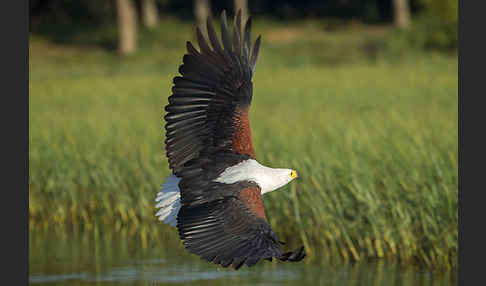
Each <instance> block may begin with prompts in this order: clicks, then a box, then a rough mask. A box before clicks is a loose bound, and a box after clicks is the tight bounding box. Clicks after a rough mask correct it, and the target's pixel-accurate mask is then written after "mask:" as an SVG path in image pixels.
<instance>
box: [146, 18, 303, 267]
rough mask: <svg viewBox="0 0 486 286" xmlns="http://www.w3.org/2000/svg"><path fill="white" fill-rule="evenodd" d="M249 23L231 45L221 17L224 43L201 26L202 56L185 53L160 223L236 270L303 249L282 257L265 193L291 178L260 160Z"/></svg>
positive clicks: (170, 122) (175, 93)
mask: <svg viewBox="0 0 486 286" xmlns="http://www.w3.org/2000/svg"><path fill="white" fill-rule="evenodd" d="M250 28H251V19H248V21H247V22H246V24H245V29H244V31H243V37H242V35H241V33H242V29H241V11H238V13H237V15H236V16H235V20H234V25H233V36H232V40H230V33H229V31H228V24H227V20H226V13H225V11H223V13H222V15H221V38H222V45H221V44H220V42H219V40H218V37H217V35H216V31H215V29H214V27H213V25H212V21H211V19H210V18H208V19H207V30H208V36H209V42H210V44H211V46H212V49H211V48H210V46H209V44H208V43H207V42H206V40H205V38H204V37H203V34H202V33H201V30H200V29H199V28H197V30H196V32H197V41H198V43H199V48H200V51H197V50H196V49H195V48H194V46H193V45H192V44H191V43H190V42H187V54H185V55H184V58H183V64H182V65H181V66H180V67H179V72H180V74H181V75H182V76H176V77H175V78H174V81H173V82H174V86H173V87H172V95H171V96H170V97H169V104H168V105H167V106H166V107H165V110H166V111H167V114H166V115H165V117H164V118H165V120H166V125H165V130H166V139H165V143H166V155H167V157H168V161H169V167H170V169H171V170H172V174H171V175H170V176H169V177H168V178H167V179H166V181H165V182H164V183H163V184H162V187H161V190H160V192H159V193H158V194H157V198H156V202H157V205H156V208H160V210H159V211H158V212H157V214H156V215H157V216H158V218H159V220H162V221H163V222H164V223H166V224H169V225H170V226H177V229H178V231H179V237H180V239H181V240H182V241H183V243H184V246H185V247H186V249H188V250H189V251H190V252H192V253H194V254H197V255H199V256H201V257H202V258H204V259H206V260H208V261H210V262H214V263H216V264H220V265H222V266H223V267H227V266H229V265H232V267H233V268H234V269H238V268H240V267H241V266H242V265H243V264H246V265H247V266H253V265H255V264H256V263H257V262H258V261H259V260H260V259H265V260H269V261H272V258H277V259H279V260H281V261H300V260H302V259H303V258H304V257H305V252H304V247H300V248H299V249H297V250H296V251H294V252H286V253H284V252H283V251H282V250H281V249H280V247H279V243H281V244H283V242H280V241H279V239H278V238H277V236H276V235H275V233H274V232H273V231H272V229H271V227H270V225H269V223H268V221H267V218H266V216H265V211H264V208H263V201H262V195H263V194H265V193H268V192H270V191H273V190H276V189H278V188H280V187H282V186H284V185H286V184H288V183H289V182H290V181H292V180H293V179H295V178H297V172H296V171H295V170H292V169H275V168H269V167H266V166H263V165H261V164H260V163H258V162H257V161H256V159H255V154H254V151H253V144H252V139H251V132H250V122H249V119H248V111H249V108H250V103H251V99H252V93H253V85H252V81H251V79H252V76H253V74H254V73H255V64H256V61H257V58H258V50H259V47H260V40H261V36H259V37H258V38H257V39H256V41H255V44H254V46H253V49H251V47H250Z"/></svg>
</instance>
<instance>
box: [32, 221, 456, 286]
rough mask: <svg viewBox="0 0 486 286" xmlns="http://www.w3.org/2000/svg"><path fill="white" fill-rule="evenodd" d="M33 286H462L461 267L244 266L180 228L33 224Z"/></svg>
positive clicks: (377, 264) (370, 264)
mask: <svg viewBox="0 0 486 286" xmlns="http://www.w3.org/2000/svg"><path fill="white" fill-rule="evenodd" d="M29 240H30V241H29V252H30V255H29V256H30V257H29V281H30V284H31V285H74V286H76V285H92V286H94V285H103V286H108V285H252V286H257V285H261V286H270V285H296V284H298V285H299V286H306V285H329V286H333V285H373V286H375V285H376V286H377V285H386V286H392V285H405V286H408V285H410V286H412V285H413V286H420V285H445V286H448V285H457V272H455V271H454V272H446V273H440V272H433V271H428V270H423V269H422V270H420V269H417V268H414V267H403V266H399V265H397V264H391V263H384V262H383V261H378V262H361V263H354V264H338V265H331V264H325V265H320V264H305V263H280V262H278V263H277V262H272V263H270V262H267V261H261V262H259V263H258V264H257V265H256V266H254V267H252V268H246V267H242V268H241V269H240V270H238V271H234V270H232V269H227V268H222V267H217V266H216V265H214V264H209V263H207V262H205V261H202V260H200V259H199V258H198V257H196V256H195V255H192V254H189V253H188V252H187V251H185V250H184V248H183V247H182V246H181V244H180V242H179V241H178V240H177V234H176V233H175V232H174V231H173V230H168V229H163V231H162V232H160V233H156V234H149V235H143V234H142V235H140V233H139V232H138V231H135V230H131V231H130V230H124V231H120V232H115V231H101V230H99V231H90V232H86V233H76V232H72V231H53V230H49V231H41V230H31V232H30V233H29Z"/></svg>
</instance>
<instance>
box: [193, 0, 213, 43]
mask: <svg viewBox="0 0 486 286" xmlns="http://www.w3.org/2000/svg"><path fill="white" fill-rule="evenodd" d="M193 8H194V17H196V23H197V26H198V27H199V29H201V32H202V33H203V35H205V36H206V35H207V29H206V19H207V18H208V16H211V4H210V3H209V0H194V6H193Z"/></svg>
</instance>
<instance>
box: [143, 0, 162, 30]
mask: <svg viewBox="0 0 486 286" xmlns="http://www.w3.org/2000/svg"><path fill="white" fill-rule="evenodd" d="M142 18H143V24H144V25H145V27H147V28H149V29H153V28H155V27H156V26H157V24H158V23H159V12H158V11H157V5H156V4H155V0H142Z"/></svg>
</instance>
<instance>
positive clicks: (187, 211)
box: [177, 152, 305, 269]
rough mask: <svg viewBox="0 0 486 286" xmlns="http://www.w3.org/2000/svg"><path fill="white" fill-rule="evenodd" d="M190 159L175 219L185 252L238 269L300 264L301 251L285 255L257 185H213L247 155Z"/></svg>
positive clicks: (181, 186)
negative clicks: (265, 263) (263, 264)
mask: <svg viewBox="0 0 486 286" xmlns="http://www.w3.org/2000/svg"><path fill="white" fill-rule="evenodd" d="M213 156H214V157H213V158H211V156H208V157H205V156H203V157H200V158H198V159H194V160H191V161H190V162H189V163H188V164H186V166H185V168H184V169H183V170H182V171H181V176H182V180H181V182H180V183H179V187H180V188H181V203H182V207H181V209H180V210H179V213H178V217H177V228H178V231H179V236H180V238H181V239H182V240H183V242H184V245H185V247H186V248H187V249H188V250H189V251H191V252H192V253H194V254H197V255H199V256H201V257H202V258H204V259H206V260H207V261H210V262H214V263H216V264H220V265H222V266H223V267H227V266H229V265H232V266H233V268H235V269H238V268H240V267H241V266H242V265H243V264H246V265H247V266H252V265H254V264H256V263H257V262H258V261H259V260H261V259H266V260H270V261H271V260H272V258H277V259H279V260H282V261H300V260H302V259H303V258H304V257H305V253H304V249H303V247H301V248H299V249H298V250H297V251H295V252H287V253H284V252H283V251H282V250H281V249H280V247H279V245H278V242H279V241H278V238H277V236H276V235H275V233H274V232H273V231H272V229H271V227H270V225H269V224H268V222H267V219H266V217H265V212H264V208H263V203H262V199H261V191H260V188H259V187H258V185H257V184H255V183H253V182H249V181H241V182H237V183H234V184H223V183H218V182H214V177H216V176H218V174H219V173H221V171H222V170H223V169H224V168H225V167H227V165H233V164H235V163H237V162H239V161H243V160H247V159H248V158H249V156H247V155H240V154H235V153H230V152H227V153H218V154H217V155H213Z"/></svg>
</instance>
